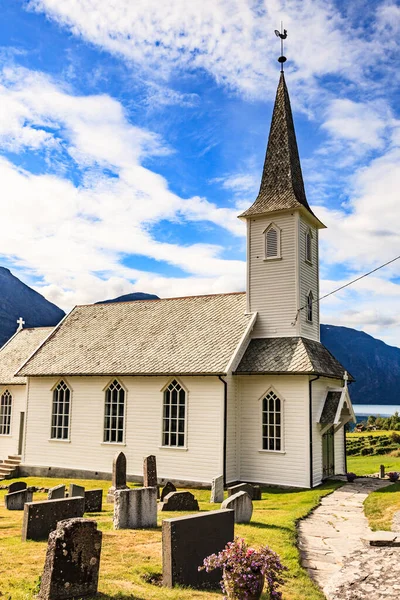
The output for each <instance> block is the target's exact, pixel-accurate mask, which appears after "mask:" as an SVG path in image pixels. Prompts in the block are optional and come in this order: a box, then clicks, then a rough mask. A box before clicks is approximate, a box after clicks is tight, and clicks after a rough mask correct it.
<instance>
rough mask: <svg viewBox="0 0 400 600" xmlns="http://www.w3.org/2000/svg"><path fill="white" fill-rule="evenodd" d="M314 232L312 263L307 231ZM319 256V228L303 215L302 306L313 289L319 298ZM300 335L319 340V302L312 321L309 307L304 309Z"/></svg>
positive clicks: (300, 320) (315, 298)
mask: <svg viewBox="0 0 400 600" xmlns="http://www.w3.org/2000/svg"><path fill="white" fill-rule="evenodd" d="M308 230H310V231H311V234H312V239H311V248H312V264H310V263H309V262H307V261H306V241H305V240H306V233H307V231H308ZM318 263H319V258H318V229H315V228H314V227H312V226H310V225H309V224H308V223H307V222H306V221H305V220H304V219H303V217H301V216H300V219H299V288H300V289H299V297H300V307H302V306H305V305H306V302H307V296H308V294H309V292H310V291H312V294H313V298H314V301H315V300H318V298H319V279H318V278H319V267H318ZM299 324H300V332H299V335H300V336H302V337H306V338H309V339H312V340H317V341H318V342H319V339H320V335H319V303H318V302H316V303H315V304H313V320H312V323H310V322H309V321H307V309H303V310H302V311H301V314H300V318H299Z"/></svg>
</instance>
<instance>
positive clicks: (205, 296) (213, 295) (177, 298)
mask: <svg viewBox="0 0 400 600" xmlns="http://www.w3.org/2000/svg"><path fill="white" fill-rule="evenodd" d="M244 294H246V292H221V293H219V294H198V295H193V296H174V297H173V298H141V299H140V300H123V301H122V302H119V301H117V302H106V301H104V302H93V303H92V304H77V305H76V306H75V308H86V307H88V306H104V305H107V306H114V305H115V304H140V303H141V302H160V301H167V300H186V299H193V298H212V297H215V296H240V295H244Z"/></svg>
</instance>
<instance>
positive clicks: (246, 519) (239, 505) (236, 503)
mask: <svg viewBox="0 0 400 600" xmlns="http://www.w3.org/2000/svg"><path fill="white" fill-rule="evenodd" d="M221 508H232V509H233V510H234V511H235V523H250V519H251V515H252V514H253V502H252V501H251V498H250V496H249V495H248V493H247V492H243V491H242V492H237V494H233V496H229V498H227V499H226V500H224V501H223V503H222V504H221Z"/></svg>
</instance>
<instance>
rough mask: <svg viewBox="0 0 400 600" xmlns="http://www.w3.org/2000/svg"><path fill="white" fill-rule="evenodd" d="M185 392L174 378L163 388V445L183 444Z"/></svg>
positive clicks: (181, 445)
mask: <svg viewBox="0 0 400 600" xmlns="http://www.w3.org/2000/svg"><path fill="white" fill-rule="evenodd" d="M185 424H186V392H185V390H184V389H183V387H182V386H181V385H180V384H179V383H178V382H177V381H176V379H174V380H173V381H171V383H170V384H169V385H168V386H167V388H166V389H165V390H164V405H163V433H162V436H163V437H162V443H163V446H175V447H184V446H185Z"/></svg>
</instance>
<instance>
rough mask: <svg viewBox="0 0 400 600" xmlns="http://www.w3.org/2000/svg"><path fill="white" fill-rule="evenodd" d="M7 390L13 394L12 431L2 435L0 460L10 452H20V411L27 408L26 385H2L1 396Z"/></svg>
mask: <svg viewBox="0 0 400 600" xmlns="http://www.w3.org/2000/svg"><path fill="white" fill-rule="evenodd" d="M6 390H8V391H9V392H10V394H11V395H12V405H11V432H10V435H0V460H4V459H5V458H7V457H8V455H10V454H18V442H19V424H20V413H21V412H25V408H26V385H7V386H0V396H1V395H2V394H3V393H4V392H5V391H6Z"/></svg>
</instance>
